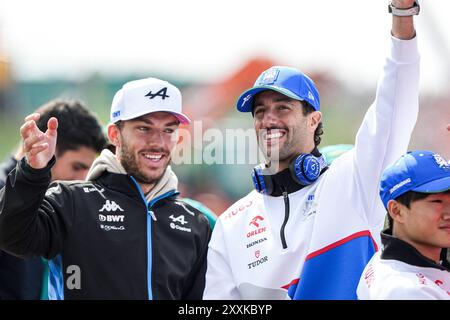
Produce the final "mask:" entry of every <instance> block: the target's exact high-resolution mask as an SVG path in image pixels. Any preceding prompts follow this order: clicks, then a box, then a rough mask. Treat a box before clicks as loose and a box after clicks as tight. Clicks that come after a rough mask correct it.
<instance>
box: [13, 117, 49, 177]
mask: <svg viewBox="0 0 450 320" xmlns="http://www.w3.org/2000/svg"><path fill="white" fill-rule="evenodd" d="M39 117H40V114H39V113H33V114H30V115H29V116H27V117H26V118H25V123H24V124H23V125H22V127H20V135H21V136H22V144H23V152H24V154H25V157H26V159H27V162H28V164H29V165H30V166H31V167H32V168H34V169H42V168H45V167H46V166H47V164H48V162H49V161H50V160H51V159H52V157H53V155H54V154H55V149H56V138H57V129H58V120H57V119H56V118H54V117H52V118H50V119H49V120H48V123H47V131H46V132H45V133H44V132H42V131H41V130H39V128H38V127H37V125H36V121H37V120H38V119H39Z"/></svg>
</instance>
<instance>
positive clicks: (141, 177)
mask: <svg viewBox="0 0 450 320" xmlns="http://www.w3.org/2000/svg"><path fill="white" fill-rule="evenodd" d="M120 163H121V164H122V166H123V168H124V169H125V171H126V172H127V174H129V175H131V176H132V177H133V178H134V179H135V180H136V181H137V182H138V183H142V184H149V185H154V184H156V183H157V182H158V181H159V180H160V179H161V177H162V176H163V175H164V172H165V171H166V168H167V165H166V167H165V168H164V170H162V173H161V175H159V176H158V177H156V178H150V177H148V176H146V175H145V173H143V172H142V171H141V170H140V169H139V166H138V162H137V159H136V156H135V154H134V153H133V152H131V151H130V149H129V148H128V146H127V144H126V143H123V144H122V154H121V159H120Z"/></svg>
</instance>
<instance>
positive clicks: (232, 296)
mask: <svg viewBox="0 0 450 320" xmlns="http://www.w3.org/2000/svg"><path fill="white" fill-rule="evenodd" d="M207 260H208V266H207V269H206V284H205V290H204V292H203V299H204V300H240V299H241V297H240V295H239V292H238V290H237V287H236V285H235V281H234V279H233V273H232V271H231V268H230V266H229V262H228V261H229V259H228V253H227V249H226V246H225V239H224V237H223V227H222V222H221V220H220V219H217V222H216V225H215V226H214V230H213V233H212V236H211V240H210V242H209V249H208V259H207Z"/></svg>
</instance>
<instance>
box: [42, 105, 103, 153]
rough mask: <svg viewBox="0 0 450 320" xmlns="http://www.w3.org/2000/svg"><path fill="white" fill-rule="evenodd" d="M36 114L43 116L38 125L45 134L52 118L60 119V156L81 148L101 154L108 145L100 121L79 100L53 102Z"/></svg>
mask: <svg viewBox="0 0 450 320" xmlns="http://www.w3.org/2000/svg"><path fill="white" fill-rule="evenodd" d="M36 112H37V113H39V114H40V115H41V117H40V118H39V120H38V121H37V122H36V124H37V126H38V128H39V129H40V130H41V131H43V132H45V131H46V130H47V122H48V120H49V119H50V118H51V117H55V118H57V119H58V140H57V143H56V152H57V154H59V155H61V154H63V153H64V152H66V151H67V150H77V149H78V148H80V147H87V148H91V149H93V150H95V151H97V152H100V151H101V150H102V149H103V148H104V147H105V145H106V139H105V135H104V133H103V129H102V126H101V124H100V122H99V120H98V119H97V117H96V116H95V115H94V114H93V113H91V112H90V111H89V110H88V109H87V108H86V107H85V105H84V104H83V103H82V102H80V101H78V100H60V99H55V100H51V101H49V102H48V103H46V104H44V105H43V106H41V107H40V108H39V109H37V110H36Z"/></svg>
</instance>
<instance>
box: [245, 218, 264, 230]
mask: <svg viewBox="0 0 450 320" xmlns="http://www.w3.org/2000/svg"><path fill="white" fill-rule="evenodd" d="M263 220H264V218H263V217H261V216H256V217H254V218H253V219H252V220H251V221H250V223H249V224H248V225H249V226H251V225H254V226H255V227H257V228H259V223H258V221H263Z"/></svg>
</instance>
